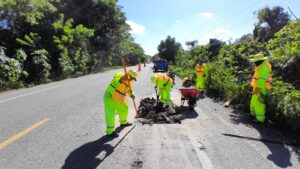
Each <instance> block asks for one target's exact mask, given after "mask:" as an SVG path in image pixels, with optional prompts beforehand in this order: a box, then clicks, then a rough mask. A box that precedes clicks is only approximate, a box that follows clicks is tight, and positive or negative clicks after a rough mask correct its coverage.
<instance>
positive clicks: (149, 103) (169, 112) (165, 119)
mask: <svg viewBox="0 0 300 169" xmlns="http://www.w3.org/2000/svg"><path fill="white" fill-rule="evenodd" d="M192 112H195V111H194V110H191V109H190V108H187V107H182V106H180V107H179V106H176V105H174V106H173V107H172V108H169V107H164V106H163V104H161V103H157V101H156V99H154V98H145V99H142V100H141V101H140V106H139V108H138V115H137V118H138V121H139V122H141V123H142V124H173V123H181V121H182V120H183V119H185V118H189V117H191V114H192Z"/></svg>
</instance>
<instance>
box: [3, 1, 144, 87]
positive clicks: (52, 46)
mask: <svg viewBox="0 0 300 169" xmlns="http://www.w3.org/2000/svg"><path fill="white" fill-rule="evenodd" d="M116 3H117V0H84V1H82V0H38V1H37V0H6V1H0V91H1V90H6V89H12V88H19V87H24V86H31V85H36V84H41V83H47V82H49V81H53V80H60V79H64V78H69V77H77V76H82V75H86V74H89V73H94V72H99V71H102V70H104V69H105V68H106V67H113V66H117V65H120V57H125V59H126V62H127V64H128V65H134V64H137V63H138V62H144V61H145V59H146V58H149V56H146V55H145V54H144V50H143V49H142V47H141V46H140V45H139V44H137V43H135V42H134V40H133V37H132V36H131V35H130V33H129V31H130V26H129V25H128V24H126V17H125V14H124V13H123V12H122V7H121V6H118V5H117V4H116Z"/></svg>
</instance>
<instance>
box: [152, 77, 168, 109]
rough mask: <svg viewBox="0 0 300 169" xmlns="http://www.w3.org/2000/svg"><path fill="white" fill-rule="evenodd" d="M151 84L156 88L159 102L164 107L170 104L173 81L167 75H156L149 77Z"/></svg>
mask: <svg viewBox="0 0 300 169" xmlns="http://www.w3.org/2000/svg"><path fill="white" fill-rule="evenodd" d="M151 82H152V83H154V84H155V87H157V88H158V93H157V95H158V96H159V97H160V102H161V103H163V104H166V105H170V104H171V88H172V85H173V80H172V78H170V77H169V76H167V75H164V74H161V73H158V74H156V75H153V76H151Z"/></svg>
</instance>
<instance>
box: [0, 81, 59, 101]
mask: <svg viewBox="0 0 300 169" xmlns="http://www.w3.org/2000/svg"><path fill="white" fill-rule="evenodd" d="M59 86H61V85H57V86H53V87H49V88H46V89H41V90H38V91H34V92H30V93H26V94H22V95H19V96H16V97H12V98H9V99H5V100H1V101H0V103H3V102H6V101H9V100H13V99H17V98H20V97H24V96H28V95H32V94H35V93H39V92H43V91H46V90H50V89H53V88H56V87H59Z"/></svg>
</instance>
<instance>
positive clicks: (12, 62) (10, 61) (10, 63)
mask: <svg viewBox="0 0 300 169" xmlns="http://www.w3.org/2000/svg"><path fill="white" fill-rule="evenodd" d="M20 54H21V55H20ZM24 54H25V53H22V51H19V54H17V58H19V59H24V58H26V54H25V55H24ZM26 75H27V73H26V72H25V71H23V67H22V64H21V63H20V62H19V61H18V60H16V59H14V58H9V57H7V56H6V55H5V52H4V48H0V87H1V88H3V89H7V88H18V87H22V86H23V83H22V82H21V81H20V78H21V76H26Z"/></svg>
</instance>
